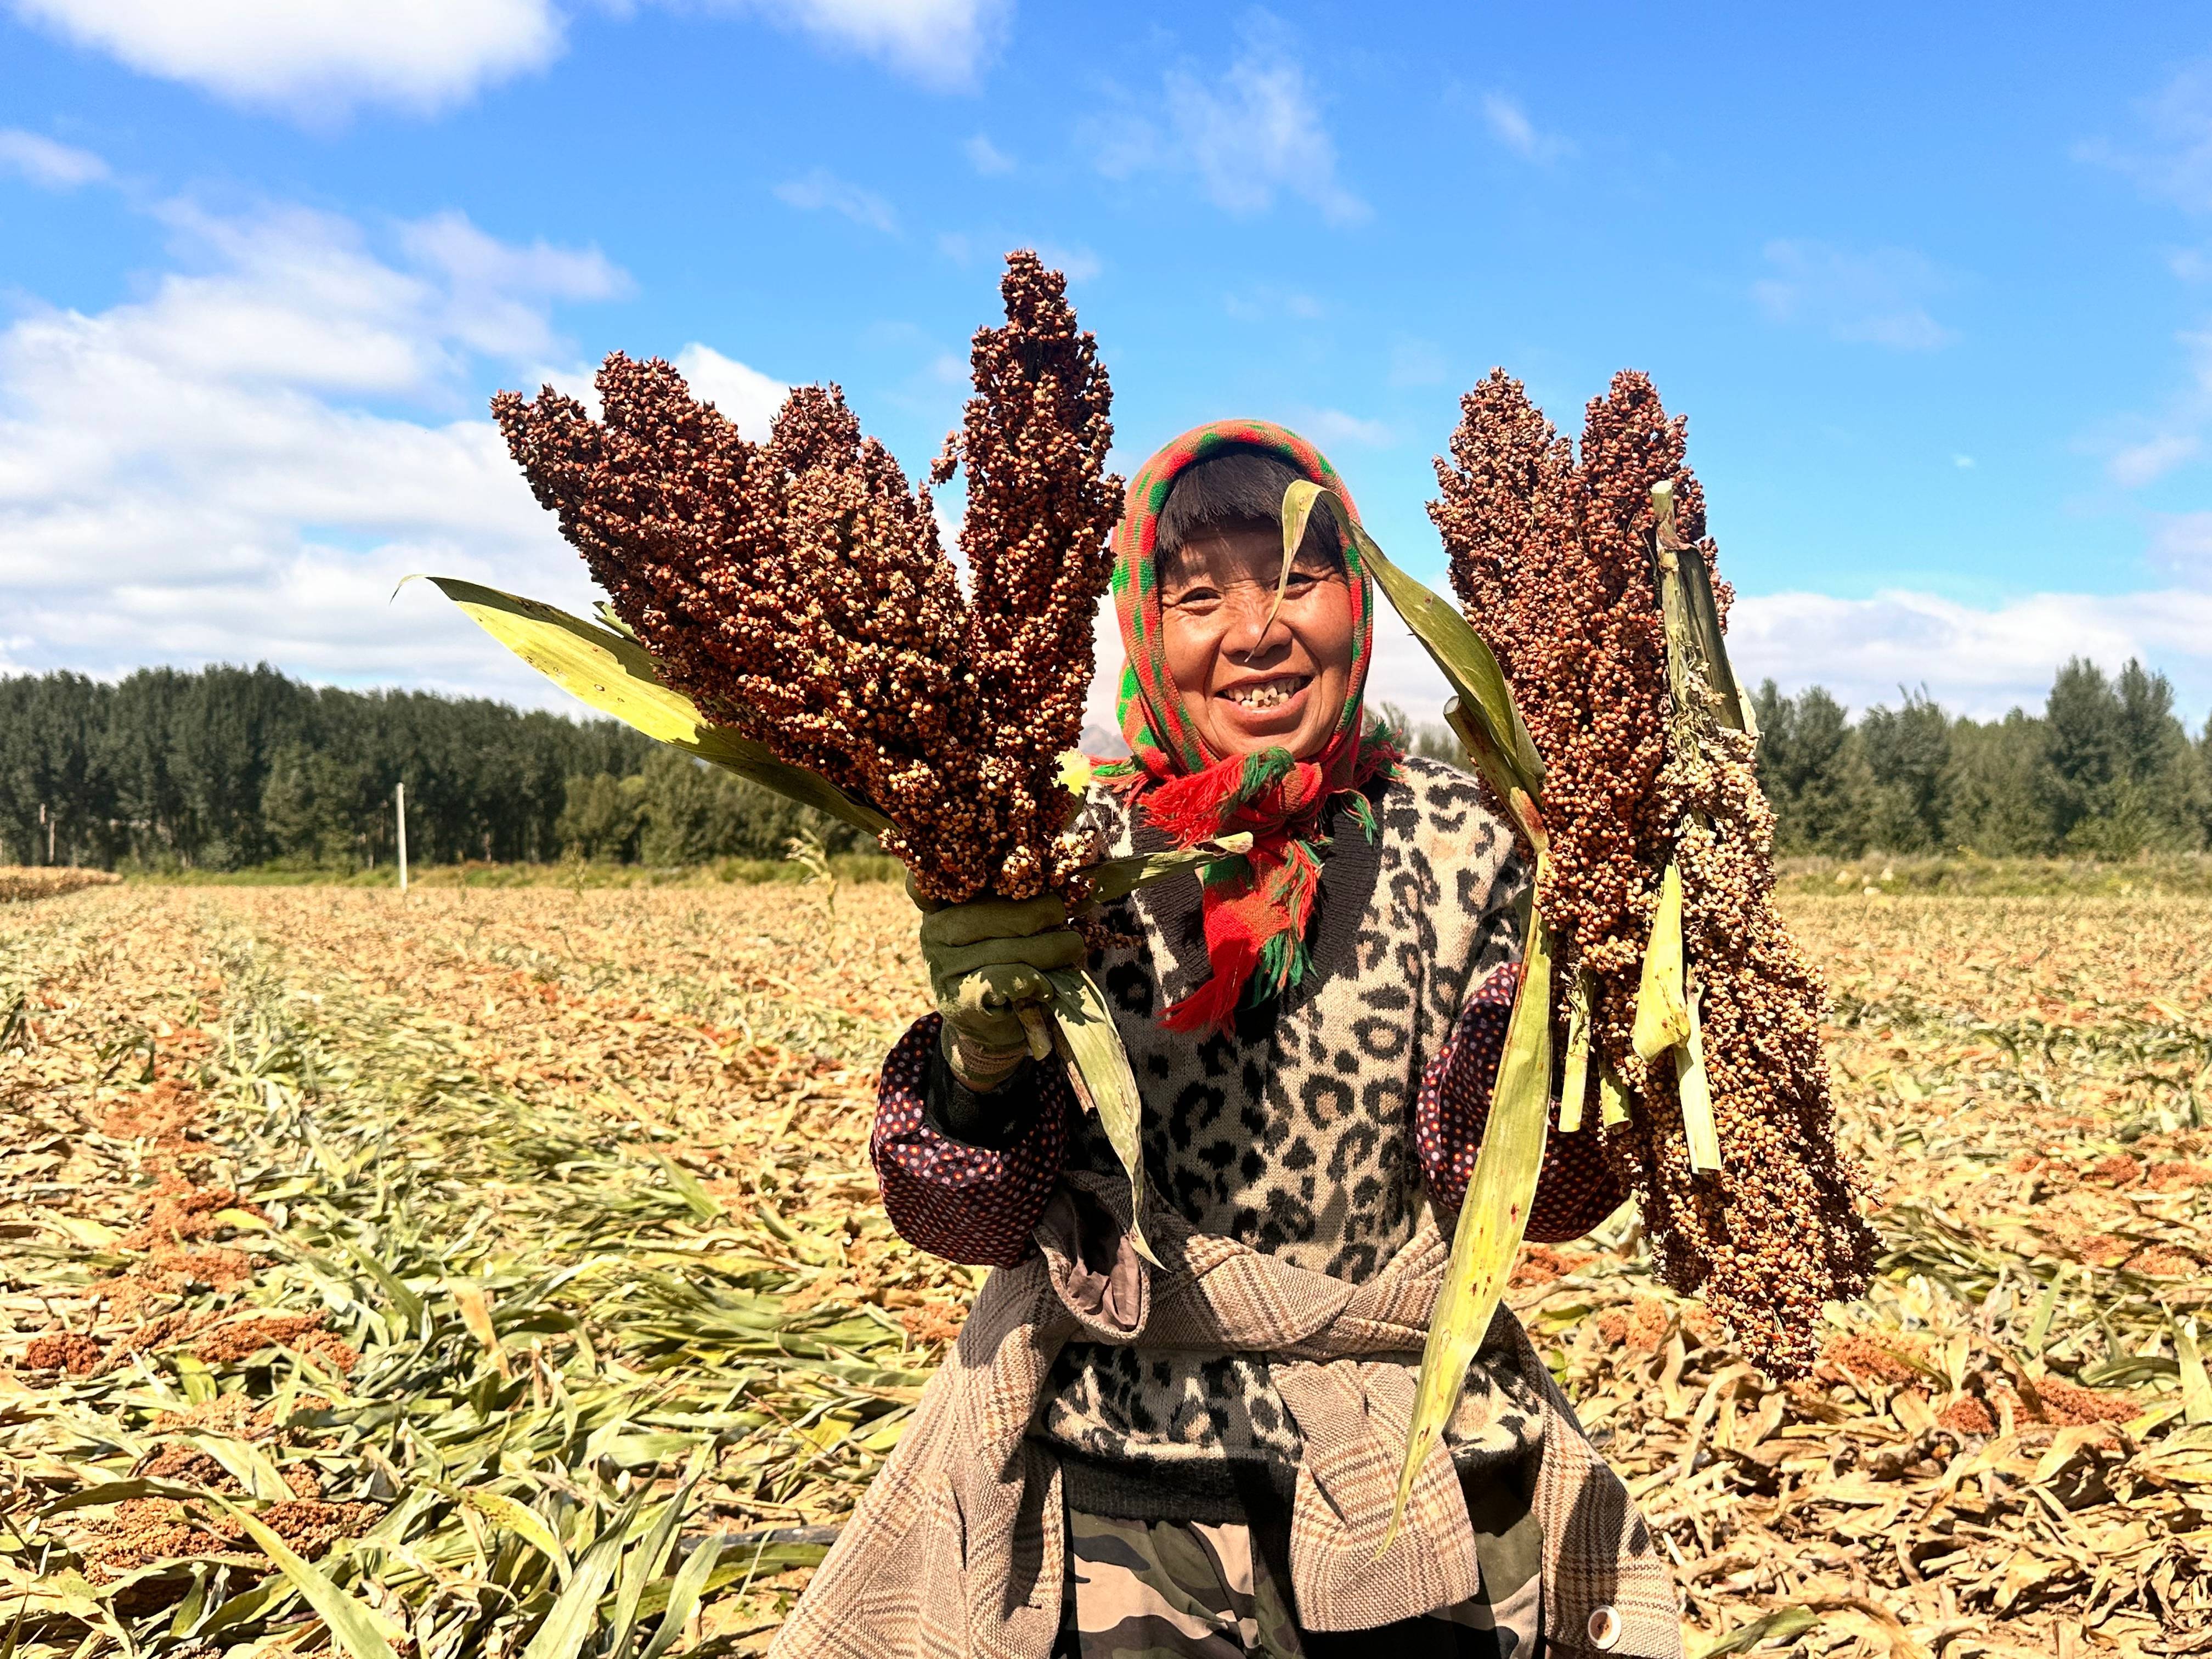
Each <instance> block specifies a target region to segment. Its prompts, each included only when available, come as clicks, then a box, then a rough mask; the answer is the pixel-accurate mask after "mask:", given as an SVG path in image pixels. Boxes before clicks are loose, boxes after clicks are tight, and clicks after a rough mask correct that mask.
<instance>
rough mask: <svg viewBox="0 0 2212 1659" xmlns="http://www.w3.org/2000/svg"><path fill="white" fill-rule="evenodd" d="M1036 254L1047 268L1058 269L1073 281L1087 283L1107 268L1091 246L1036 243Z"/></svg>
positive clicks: (1062, 274)
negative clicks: (1092, 250)
mask: <svg viewBox="0 0 2212 1659" xmlns="http://www.w3.org/2000/svg"><path fill="white" fill-rule="evenodd" d="M1036 256H1037V258H1040V259H1042V260H1043V261H1044V263H1045V269H1047V270H1056V271H1058V272H1059V273H1060V275H1061V276H1065V277H1066V278H1067V280H1068V281H1069V282H1071V283H1087V282H1089V281H1090V280H1091V278H1092V277H1094V276H1097V274H1098V273H1099V272H1100V271H1102V270H1105V269H1106V263H1105V261H1104V260H1103V259H1101V258H1099V257H1098V256H1097V254H1096V253H1093V252H1091V250H1090V249H1089V248H1087V247H1084V246H1073V247H1062V246H1060V245H1059V244H1058V243H1056V242H1039V243H1038V244H1036Z"/></svg>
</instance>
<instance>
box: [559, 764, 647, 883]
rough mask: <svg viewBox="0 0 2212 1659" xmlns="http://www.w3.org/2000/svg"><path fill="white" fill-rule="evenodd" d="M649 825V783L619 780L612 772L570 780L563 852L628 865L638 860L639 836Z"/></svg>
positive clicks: (563, 811)
mask: <svg viewBox="0 0 2212 1659" xmlns="http://www.w3.org/2000/svg"><path fill="white" fill-rule="evenodd" d="M644 824H645V780H644V779H643V778H641V777H628V778H618V777H616V776H615V775H613V774H611V773H609V772H595V773H593V774H592V775H591V776H589V777H572V778H570V779H569V780H568V805H565V806H563V807H562V809H561V818H560V823H559V824H558V826H557V832H558V834H559V836H560V838H561V849H562V852H564V853H574V854H578V855H579V856H580V857H582V858H586V859H590V860H594V861H595V862H605V863H613V864H628V863H629V862H630V861H631V860H633V859H635V857H636V856H637V841H638V832H639V831H640V830H641V829H643V827H644Z"/></svg>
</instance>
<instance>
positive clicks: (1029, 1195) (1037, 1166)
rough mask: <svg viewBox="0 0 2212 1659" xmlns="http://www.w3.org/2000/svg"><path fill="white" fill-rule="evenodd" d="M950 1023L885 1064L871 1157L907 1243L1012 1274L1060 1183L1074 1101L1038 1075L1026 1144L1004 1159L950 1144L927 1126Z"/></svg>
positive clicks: (901, 1048)
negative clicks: (942, 1038) (933, 1076)
mask: <svg viewBox="0 0 2212 1659" xmlns="http://www.w3.org/2000/svg"><path fill="white" fill-rule="evenodd" d="M940 1024H943V1018H942V1016H940V1015H937V1014H928V1015H925V1016H924V1017H923V1018H921V1019H918V1020H916V1021H915V1024H914V1025H913V1027H912V1028H911V1029H910V1030H908V1032H907V1034H906V1035H905V1036H902V1037H901V1038H900V1039H899V1041H898V1044H897V1046H896V1048H893V1049H892V1050H891V1051H890V1054H889V1055H888V1056H887V1057H886V1058H885V1059H884V1072H883V1081H882V1083H881V1084H880V1085H878V1089H877V1092H876V1125H875V1131H874V1133H873V1134H872V1135H871V1137H870V1138H869V1141H868V1155H869V1157H870V1158H871V1159H872V1161H873V1162H874V1164H875V1166H876V1179H877V1180H878V1182H881V1183H882V1186H883V1193H884V1209H885V1210H886V1211H887V1212H889V1213H890V1218H891V1225H892V1226H894V1227H896V1228H897V1229H898V1234H899V1237H902V1238H903V1239H905V1240H906V1241H907V1243H909V1244H913V1245H915V1246H918V1247H919V1248H921V1249H925V1250H927V1251H928V1252H929V1253H930V1254H931V1255H940V1256H943V1257H945V1260H947V1261H962V1262H966V1263H968V1264H969V1265H970V1266H973V1267H1012V1266H1013V1264H1014V1263H1015V1262H1017V1261H1020V1260H1021V1259H1022V1257H1023V1256H1024V1255H1027V1254H1028V1253H1029V1249H1030V1228H1032V1227H1034V1226H1035V1225H1036V1221H1037V1218H1038V1217H1039V1216H1041V1215H1042V1214H1043V1213H1044V1206H1045V1204H1046V1202H1047V1201H1048V1200H1049V1199H1050V1198H1051V1197H1052V1189H1053V1186H1054V1183H1055V1182H1058V1181H1059V1179H1060V1157H1061V1154H1062V1153H1063V1152H1065V1151H1066V1146H1067V1114H1068V1110H1069V1109H1070V1108H1071V1107H1072V1106H1073V1104H1074V1092H1073V1091H1072V1090H1071V1089H1070V1088H1069V1087H1068V1085H1067V1079H1066V1078H1064V1077H1062V1076H1061V1075H1060V1073H1059V1072H1058V1071H1057V1070H1055V1069H1054V1068H1053V1067H1051V1066H1040V1067H1038V1068H1037V1070H1036V1079H1037V1086H1038V1091H1039V1096H1040V1097H1039V1099H1038V1102H1037V1110H1036V1112H1035V1113H1034V1114H1033V1115H1032V1116H1031V1119H1030V1127H1029V1129H1028V1131H1027V1133H1024V1135H1023V1136H1022V1137H1021V1139H1018V1140H1017V1141H1016V1142H1015V1143H1014V1144H1013V1145H1012V1146H1008V1147H1006V1149H1005V1150H1003V1151H994V1150H992V1149H991V1148H989V1147H985V1146H969V1145H968V1144H966V1143H965V1142H963V1141H957V1140H954V1139H951V1138H949V1137H948V1136H946V1135H944V1134H942V1133H939V1132H938V1131H937V1130H935V1129H933V1128H932V1127H930V1126H929V1124H928V1123H927V1122H926V1121H924V1118H923V1105H924V1103H925V1101H926V1099H927V1089H928V1081H929V1068H930V1066H932V1065H933V1063H939V1062H938V1061H937V1059H936V1056H937V1034H938V1028H939V1025H940Z"/></svg>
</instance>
